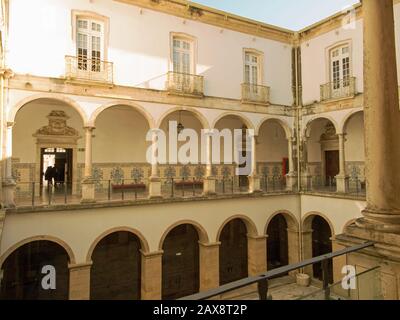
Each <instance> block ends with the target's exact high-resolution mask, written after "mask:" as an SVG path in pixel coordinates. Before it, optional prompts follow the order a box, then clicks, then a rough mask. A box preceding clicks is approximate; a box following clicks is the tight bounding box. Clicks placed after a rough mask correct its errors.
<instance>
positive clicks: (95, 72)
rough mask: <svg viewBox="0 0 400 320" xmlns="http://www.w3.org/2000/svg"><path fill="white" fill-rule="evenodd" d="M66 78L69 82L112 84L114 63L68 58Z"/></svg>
mask: <svg viewBox="0 0 400 320" xmlns="http://www.w3.org/2000/svg"><path fill="white" fill-rule="evenodd" d="M65 76H66V78H67V79H69V80H83V81H90V82H100V83H107V84H112V83H113V63H112V62H108V61H102V60H99V59H95V58H93V59H89V58H87V57H85V56H77V57H74V56H66V57H65Z"/></svg>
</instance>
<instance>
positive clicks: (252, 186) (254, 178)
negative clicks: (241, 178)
mask: <svg viewBox="0 0 400 320" xmlns="http://www.w3.org/2000/svg"><path fill="white" fill-rule="evenodd" d="M250 139H251V151H250V152H251V174H250V176H249V193H258V192H261V185H260V177H259V176H258V175H257V153H256V148H257V147H256V136H255V135H250Z"/></svg>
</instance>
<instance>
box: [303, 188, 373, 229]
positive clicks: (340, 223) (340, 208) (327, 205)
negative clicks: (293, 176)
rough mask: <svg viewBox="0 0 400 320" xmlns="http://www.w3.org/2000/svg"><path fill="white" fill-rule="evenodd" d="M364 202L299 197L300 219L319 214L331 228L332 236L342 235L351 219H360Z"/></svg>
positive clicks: (364, 205)
mask: <svg viewBox="0 0 400 320" xmlns="http://www.w3.org/2000/svg"><path fill="white" fill-rule="evenodd" d="M365 207H366V202H365V201H358V200H350V199H339V198H332V197H323V196H309V195H302V196H301V216H302V219H303V220H304V218H305V217H306V216H307V215H308V214H310V213H320V214H322V215H323V216H324V217H325V218H326V219H328V220H329V223H330V224H331V225H332V226H333V229H334V234H335V235H337V234H341V233H343V228H344V227H345V226H346V224H347V223H348V222H350V221H351V220H353V219H357V218H360V217H362V214H361V211H362V210H364V209H365Z"/></svg>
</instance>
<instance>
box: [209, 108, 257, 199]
mask: <svg viewBox="0 0 400 320" xmlns="http://www.w3.org/2000/svg"><path fill="white" fill-rule="evenodd" d="M214 129H217V130H218V131H219V132H220V133H221V135H222V136H223V137H224V139H221V140H220V142H221V143H220V149H219V163H220V164H219V165H217V166H216V171H217V172H218V179H217V184H216V188H217V190H218V192H220V193H224V192H223V191H225V188H226V185H229V186H230V189H232V190H231V191H232V192H234V193H240V192H247V191H248V188H249V179H248V176H249V175H250V174H251V172H252V161H251V159H252V154H251V140H250V137H249V135H248V132H247V129H253V128H252V127H251V125H250V123H249V122H248V121H247V120H246V119H244V118H242V117H240V116H238V115H234V114H228V115H225V116H223V117H221V118H220V119H218V120H217V121H216V122H215V125H214ZM224 133H225V134H224ZM227 142H229V144H226V143H227ZM224 146H227V148H226V149H225V148H224ZM216 151H218V150H216ZM214 156H215V153H213V159H214ZM214 161H215V159H214Z"/></svg>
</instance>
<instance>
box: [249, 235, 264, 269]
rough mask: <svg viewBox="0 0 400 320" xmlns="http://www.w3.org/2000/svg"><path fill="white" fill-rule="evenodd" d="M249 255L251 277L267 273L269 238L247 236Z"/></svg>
mask: <svg viewBox="0 0 400 320" xmlns="http://www.w3.org/2000/svg"><path fill="white" fill-rule="evenodd" d="M247 251H248V252H247V255H248V271H249V276H256V275H260V274H262V273H263V272H266V271H267V236H266V235H263V236H251V235H247Z"/></svg>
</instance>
